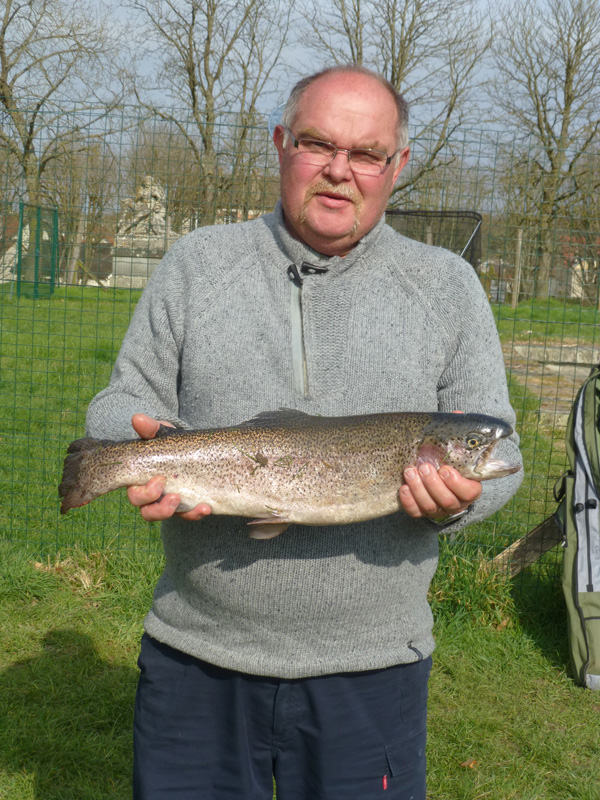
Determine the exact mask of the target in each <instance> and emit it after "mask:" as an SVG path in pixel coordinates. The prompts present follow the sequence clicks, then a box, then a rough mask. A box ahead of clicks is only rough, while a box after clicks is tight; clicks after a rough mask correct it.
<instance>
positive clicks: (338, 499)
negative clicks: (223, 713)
mask: <svg viewBox="0 0 600 800" xmlns="http://www.w3.org/2000/svg"><path fill="white" fill-rule="evenodd" d="M511 433H512V429H511V427H510V426H509V425H507V424H506V423H505V422H503V421H502V420H499V419H495V418H494V417H488V416H484V415H482V414H444V413H413V412H400V413H391V414H368V415H364V416H352V417H320V416H311V415H310V414H304V413H303V412H300V411H291V410H287V409H284V410H281V411H278V412H267V413H264V414H259V415H258V416H257V417H255V418H254V419H252V420H249V421H248V422H243V423H242V424H240V425H234V426H232V427H229V428H213V429H207V430H196V431H182V430H180V429H174V428H167V427H164V426H161V428H160V430H159V432H158V434H157V435H156V437H155V438H154V439H132V440H130V441H121V442H112V441H105V440H100V439H91V438H86V439H77V440H76V441H74V442H72V443H71V444H70V445H69V448H68V451H67V453H68V454H67V457H66V458H65V463H64V471H63V478H62V482H61V484H60V487H59V494H60V496H61V498H62V504H61V509H60V510H61V513H63V514H65V513H66V512H67V511H68V510H69V509H70V508H75V507H77V506H83V505H85V504H86V503H89V502H90V501H91V500H93V499H94V498H96V497H98V496H99V495H103V494H106V493H107V492H111V491H113V489H118V488H120V487H122V486H136V485H141V484H144V483H146V482H147V481H148V480H150V478H152V477H154V476H156V475H162V476H164V477H166V479H167V482H166V485H165V489H164V492H165V494H166V493H169V492H174V493H176V494H178V495H179V496H180V498H181V503H180V505H179V506H178V509H177V510H178V511H188V510H190V509H192V508H194V507H195V506H196V505H197V504H198V503H201V502H202V503H208V504H209V505H210V506H211V508H212V510H213V513H215V514H233V515H237V516H243V517H254V518H255V519H254V520H253V521H252V522H250V523H249V524H250V526H251V533H250V535H251V536H254V537H256V538H271V537H272V536H276V535H277V534H279V533H281V532H282V531H283V530H284V529H285V528H286V527H287V526H288V525H289V524H290V523H292V522H297V523H302V524H305V525H330V524H340V523H347V522H359V521H361V520H367V519H374V518H375V517H382V516H384V515H386V514H391V513H393V512H394V511H398V509H399V508H400V505H399V501H398V489H399V487H400V485H401V484H402V482H403V480H402V474H403V471H404V470H405V468H406V467H407V466H409V465H414V466H419V465H420V464H422V463H425V462H427V463H430V464H432V465H433V466H434V467H436V468H439V467H441V466H442V465H443V464H449V465H450V466H452V467H455V468H456V469H457V470H458V471H459V472H460V473H461V475H464V476H465V477H467V478H473V479H475V480H478V481H484V480H489V479H490V478H500V477H502V476H504V475H509V474H510V473H512V472H516V471H517V470H519V469H520V465H519V464H510V463H506V462H504V461H497V460H494V459H492V458H491V454H492V451H493V449H494V447H495V446H496V444H497V442H498V441H499V440H500V439H503V438H504V437H505V436H509V435H510V434H511Z"/></svg>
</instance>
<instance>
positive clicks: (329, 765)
mask: <svg viewBox="0 0 600 800" xmlns="http://www.w3.org/2000/svg"><path fill="white" fill-rule="evenodd" d="M138 664H139V667H140V670H141V673H140V680H139V684H138V691H137V696H136V704H135V723H134V800H272V797H273V778H275V782H276V786H277V800H375V799H376V798H377V800H425V738H426V713H427V712H426V708H427V681H428V678H429V671H430V666H431V659H429V658H428V659H425V660H423V661H419V662H416V663H414V664H405V665H399V666H396V667H389V668H387V669H382V670H372V671H368V672H353V673H341V674H337V675H325V676H322V677H313V678H302V679H295V680H283V679H278V678H269V677H262V676H255V675H245V674H244V673H240V672H234V671H231V670H227V669H221V668H220V667H216V666H214V665H212V664H207V663H206V662H204V661H200V660H198V659H196V658H193V657H191V656H188V655H186V654H185V653H180V652H179V651H177V650H174V649H172V648H171V647H168V646H167V645H164V644H161V643H159V642H157V641H156V640H154V639H151V638H150V637H149V636H147V635H144V637H143V638H142V650H141V654H140V658H139V662H138Z"/></svg>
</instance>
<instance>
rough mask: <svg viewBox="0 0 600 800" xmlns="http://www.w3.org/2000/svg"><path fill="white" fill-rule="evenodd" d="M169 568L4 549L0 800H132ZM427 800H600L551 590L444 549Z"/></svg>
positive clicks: (590, 711) (0, 567) (583, 706)
mask: <svg viewBox="0 0 600 800" xmlns="http://www.w3.org/2000/svg"><path fill="white" fill-rule="evenodd" d="M160 570H161V557H160V555H158V554H149V553H147V554H138V555H137V556H132V555H131V554H127V553H122V552H121V553H115V552H109V551H105V552H102V553H95V554H90V555H84V554H83V553H82V552H78V551H68V552H65V553H63V554H62V555H60V556H55V557H53V558H49V559H44V560H39V561H38V560H36V559H31V558H30V557H28V556H26V555H25V554H24V553H23V551H22V549H21V548H15V547H14V546H11V545H3V546H0V573H1V574H0V587H1V588H0V599H1V602H0V627H1V629H2V631H3V648H2V651H1V652H0V719H2V720H3V724H2V725H1V726H0V754H1V755H0V798H3V799H4V798H6V800H126V798H128V797H129V796H130V772H131V728H132V715H133V702H134V695H135V686H136V681H137V669H136V659H137V650H138V641H139V637H140V635H141V630H142V628H141V623H142V619H143V616H144V614H145V613H146V611H147V609H148V607H149V604H150V602H151V594H152V589H153V585H154V583H155V581H156V579H157V577H158V575H159V573H160ZM431 596H432V604H433V608H434V612H435V616H436V639H437V650H436V652H435V654H434V668H433V672H432V677H431V684H430V719H429V742H428V762H429V797H430V798H431V800H462V798H464V800H476V798H490V800H509V798H515V800H598V798H600V735H599V730H600V729H599V725H600V723H599V722H598V719H599V712H600V696H598V695H596V694H594V693H592V692H589V691H587V690H584V689H580V688H578V687H576V686H575V685H574V684H573V683H572V681H571V680H570V678H569V675H568V667H567V661H568V654H567V647H566V639H565V619H564V609H563V603H562V598H561V595H560V591H559V589H557V587H556V584H555V582H552V581H545V580H541V581H540V580H538V581H536V582H535V586H533V585H532V588H531V591H529V592H523V591H522V590H520V591H518V592H515V591H514V587H511V585H510V583H509V582H508V581H507V580H506V578H505V577H504V576H502V575H498V574H489V573H488V572H487V571H486V570H485V569H483V568H482V566H481V564H480V563H478V561H477V558H476V556H475V555H474V554H471V556H470V557H469V558H465V557H464V555H460V552H459V551H457V550H456V548H455V547H454V546H453V545H450V544H444V545H443V553H442V559H441V564H440V569H439V572H438V575H437V577H436V579H435V582H434V585H433V586H432V592H431Z"/></svg>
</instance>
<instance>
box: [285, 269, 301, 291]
mask: <svg viewBox="0 0 600 800" xmlns="http://www.w3.org/2000/svg"><path fill="white" fill-rule="evenodd" d="M287 274H288V277H289V279H290V280H291V282H292V283H293V284H294V286H297V287H298V288H299V289H301V288H302V278H301V277H300V273H299V272H298V267H297V266H296V265H295V264H290V265H289V267H288V268H287Z"/></svg>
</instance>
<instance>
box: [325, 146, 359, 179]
mask: <svg viewBox="0 0 600 800" xmlns="http://www.w3.org/2000/svg"><path fill="white" fill-rule="evenodd" d="M323 172H324V173H325V174H326V175H328V176H329V177H330V178H331V179H332V180H334V181H343V180H349V179H350V178H351V177H352V170H351V168H350V160H349V158H348V153H347V152H346V150H338V151H337V153H336V154H335V158H332V159H331V161H330V162H329V164H327V165H326V166H325V167H324V168H323Z"/></svg>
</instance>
